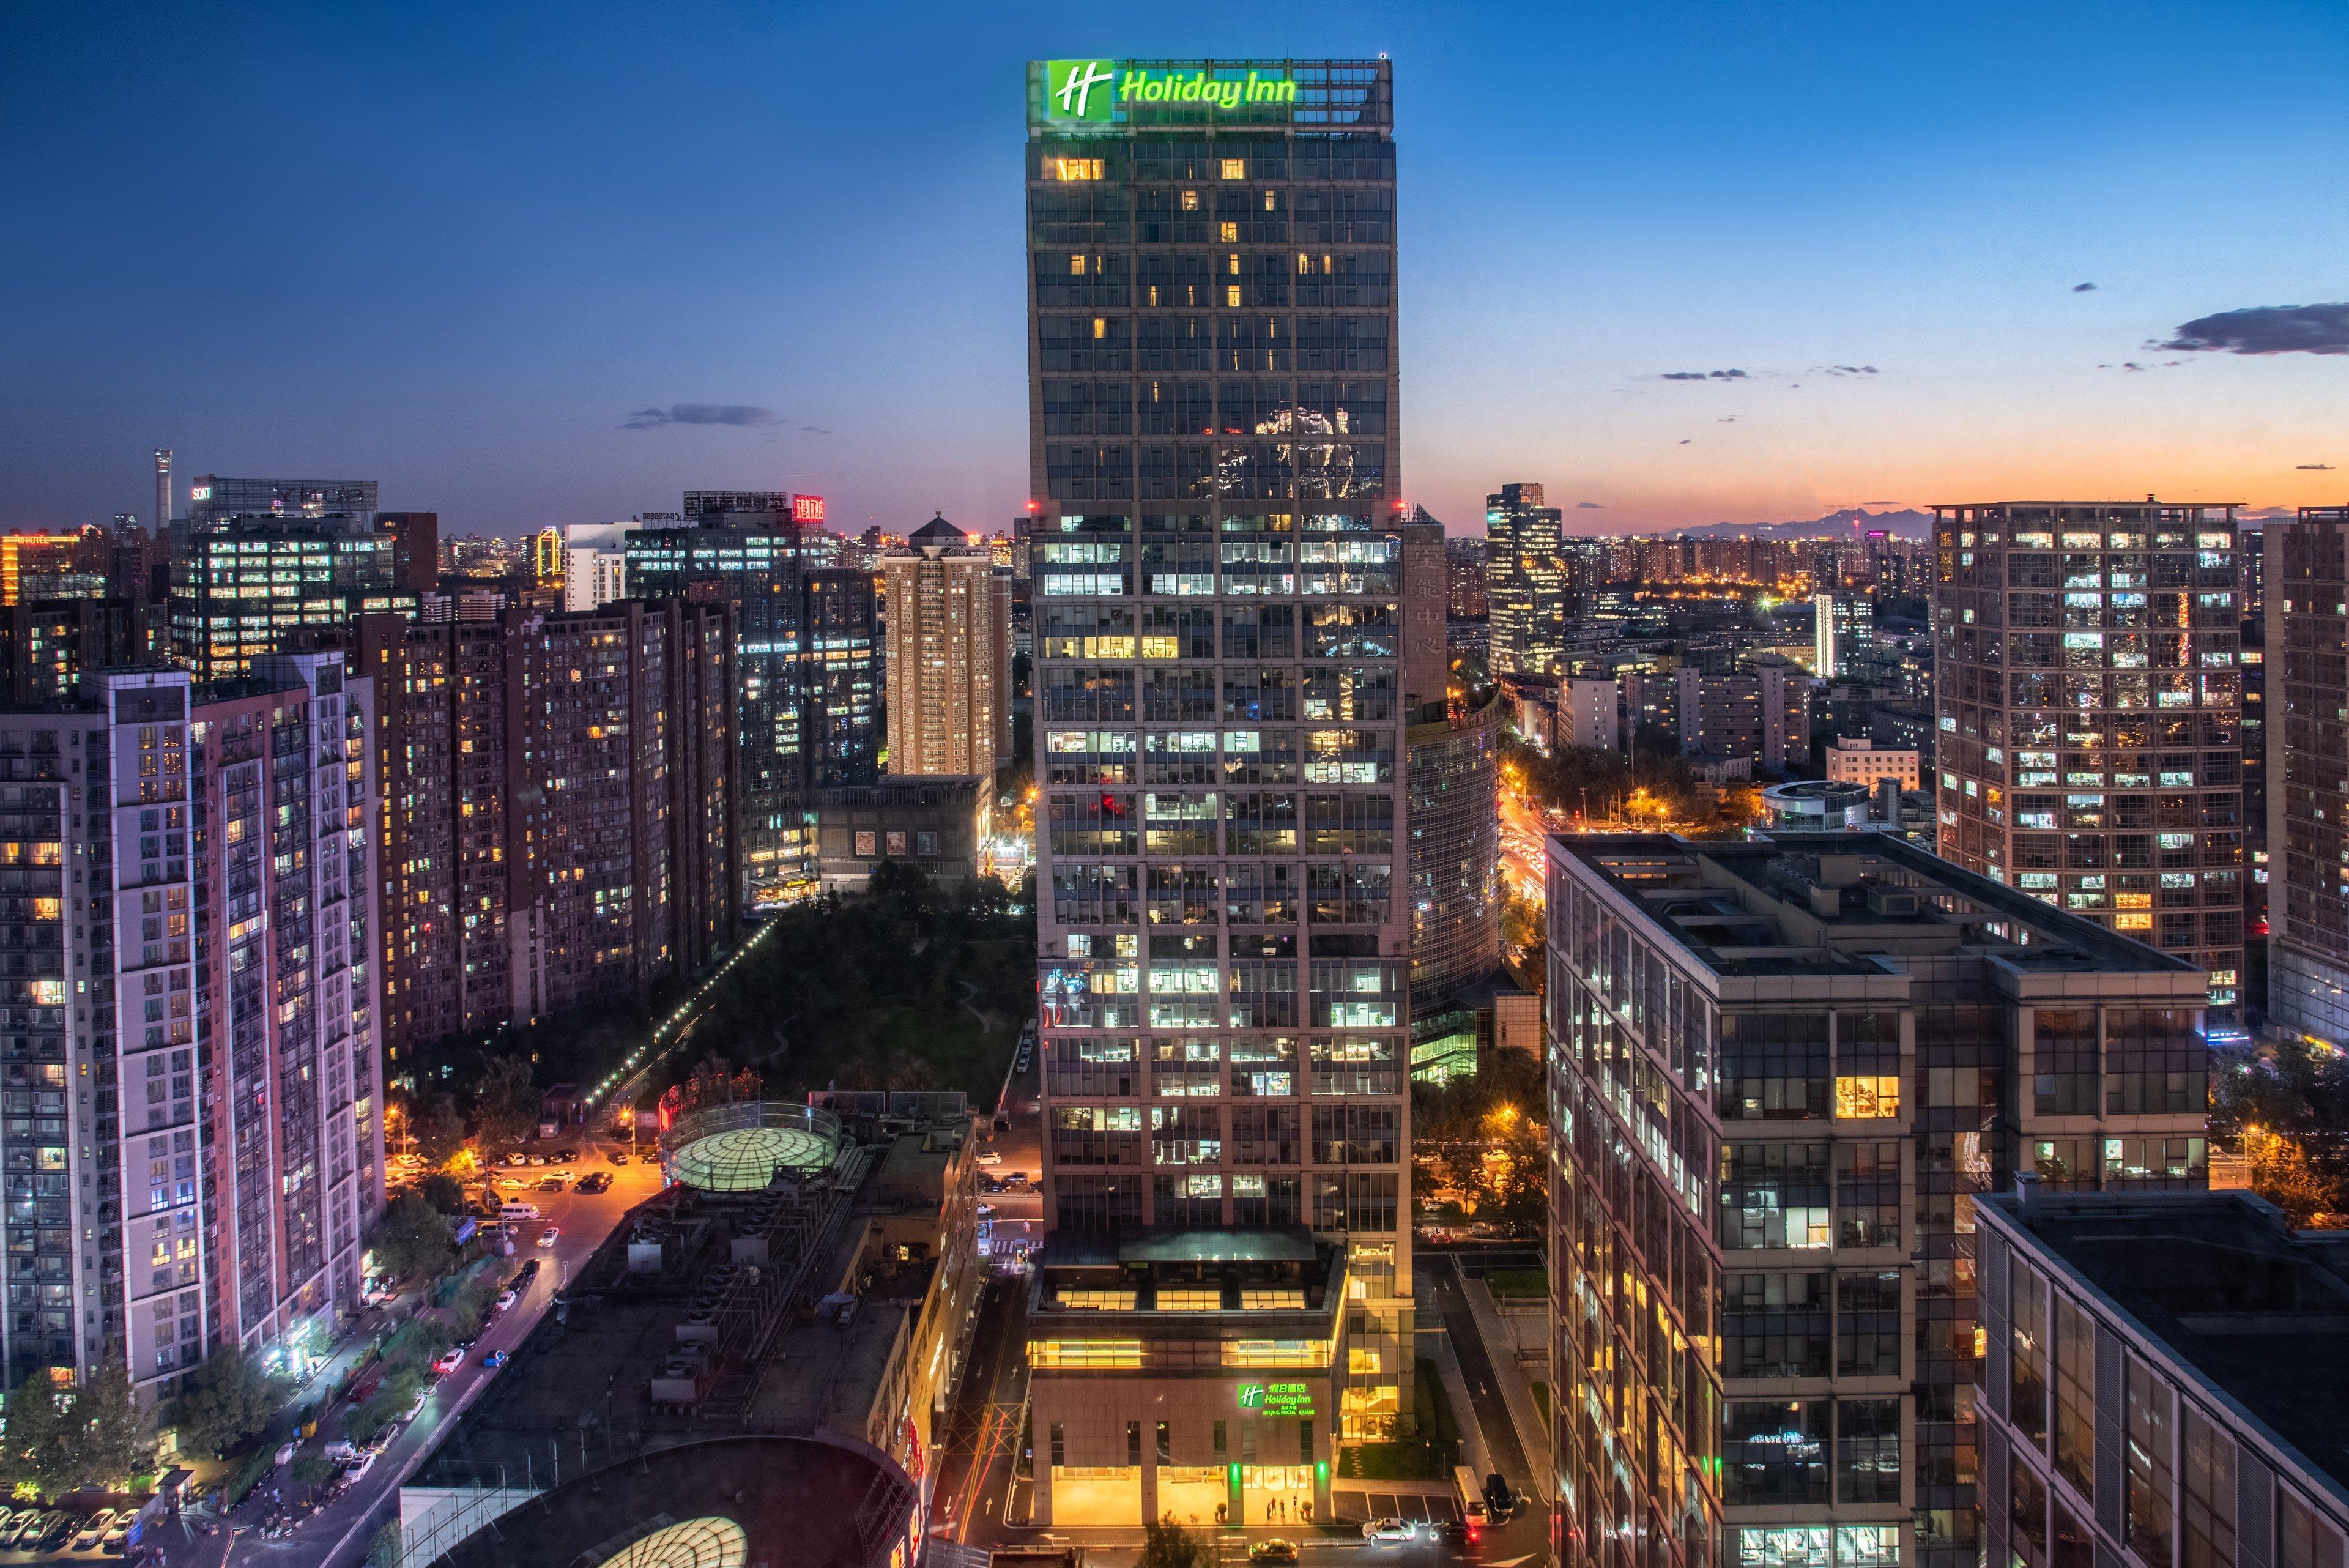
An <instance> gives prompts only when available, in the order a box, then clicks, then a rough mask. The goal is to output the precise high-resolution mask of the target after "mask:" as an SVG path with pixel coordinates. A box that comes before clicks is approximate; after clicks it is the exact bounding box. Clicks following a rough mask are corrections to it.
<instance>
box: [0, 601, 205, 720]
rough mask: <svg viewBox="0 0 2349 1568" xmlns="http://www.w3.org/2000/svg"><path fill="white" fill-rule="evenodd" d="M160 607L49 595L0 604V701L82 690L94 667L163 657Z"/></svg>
mask: <svg viewBox="0 0 2349 1568" xmlns="http://www.w3.org/2000/svg"><path fill="white" fill-rule="evenodd" d="M169 651H170V648H169V644H168V642H167V640H166V637H165V622H164V616H163V609H162V607H161V606H160V605H155V604H150V603H138V602H134V601H131V600H128V599H116V598H78V599H49V600H45V601H37V602H31V603H20V604H16V605H12V606H10V607H7V608H6V609H5V610H0V702H6V703H8V704H11V705H14V706H19V707H46V706H50V705H54V704H57V703H61V702H67V701H72V700H73V699H75V698H76V697H78V696H79V695H80V692H81V685H82V682H83V681H84V680H88V679H89V678H90V677H92V676H94V675H96V674H97V673H98V672H99V671H100V670H121V669H126V668H129V667H130V666H133V665H152V664H162V663H165V662H167V659H166V655H167V654H168V653H169Z"/></svg>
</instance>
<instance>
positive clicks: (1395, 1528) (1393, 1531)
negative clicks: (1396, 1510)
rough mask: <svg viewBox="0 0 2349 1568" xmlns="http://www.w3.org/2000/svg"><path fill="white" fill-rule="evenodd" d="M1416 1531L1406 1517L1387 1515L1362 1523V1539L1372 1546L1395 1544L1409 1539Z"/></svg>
mask: <svg viewBox="0 0 2349 1568" xmlns="http://www.w3.org/2000/svg"><path fill="white" fill-rule="evenodd" d="M1418 1533H1419V1532H1418V1531H1417V1529H1416V1528H1414V1527H1413V1524H1412V1522H1411V1521H1409V1520H1408V1519H1395V1518H1392V1517H1389V1518H1386V1519H1371V1520H1365V1521H1363V1523H1362V1539H1363V1540H1365V1541H1367V1542H1371V1544H1372V1545H1373V1546H1392V1545H1396V1544H1398V1543H1399V1542H1405V1541H1409V1540H1411V1539H1412V1538H1413V1537H1414V1536H1415V1535H1417V1534H1418Z"/></svg>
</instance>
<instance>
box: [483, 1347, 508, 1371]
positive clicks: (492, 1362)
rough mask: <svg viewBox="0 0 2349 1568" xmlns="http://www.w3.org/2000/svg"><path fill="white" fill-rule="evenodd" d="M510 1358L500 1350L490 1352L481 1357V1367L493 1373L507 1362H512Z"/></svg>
mask: <svg viewBox="0 0 2349 1568" xmlns="http://www.w3.org/2000/svg"><path fill="white" fill-rule="evenodd" d="M512 1359H513V1357H512V1356H511V1355H507V1354H506V1353H505V1352H504V1351H502V1350H492V1351H491V1352H490V1353H489V1354H488V1355H484V1356H483V1357H481V1365H482V1366H486V1367H488V1368H489V1369H490V1370H491V1371H492V1372H495V1371H496V1370H497V1369H498V1368H499V1367H501V1366H504V1365H505V1364H506V1363H507V1362H509V1361H512Z"/></svg>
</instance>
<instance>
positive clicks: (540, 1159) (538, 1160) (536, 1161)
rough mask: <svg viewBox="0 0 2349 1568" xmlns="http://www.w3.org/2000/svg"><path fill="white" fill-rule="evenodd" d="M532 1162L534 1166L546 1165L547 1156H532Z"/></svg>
mask: <svg viewBox="0 0 2349 1568" xmlns="http://www.w3.org/2000/svg"><path fill="white" fill-rule="evenodd" d="M530 1162H531V1164H533V1165H544V1164H545V1163H546V1156H544V1155H543V1154H534V1155H532V1156H531V1157H530Z"/></svg>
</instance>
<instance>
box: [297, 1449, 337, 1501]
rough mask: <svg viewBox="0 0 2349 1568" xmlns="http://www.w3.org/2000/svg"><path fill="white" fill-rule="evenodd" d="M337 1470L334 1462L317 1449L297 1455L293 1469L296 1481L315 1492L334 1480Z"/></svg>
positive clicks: (306, 1450)
mask: <svg viewBox="0 0 2349 1568" xmlns="http://www.w3.org/2000/svg"><path fill="white" fill-rule="evenodd" d="M337 1468H338V1467H337V1466H336V1463H335V1461H334V1460H332V1459H328V1458H327V1457H326V1455H325V1454H323V1453H321V1452H319V1451H318V1450H317V1449H305V1450H304V1451H303V1452H302V1453H301V1454H299V1455H297V1456H296V1457H295V1460H294V1464H293V1467H292V1469H293V1476H294V1479H295V1480H297V1481H299V1482H300V1483H301V1484H302V1485H304V1486H306V1487H308V1488H309V1489H310V1490H313V1491H316V1490H317V1489H318V1488H320V1487H322V1486H324V1485H326V1483H327V1482H328V1481H330V1480H334V1479H335V1473H336V1469H337Z"/></svg>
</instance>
